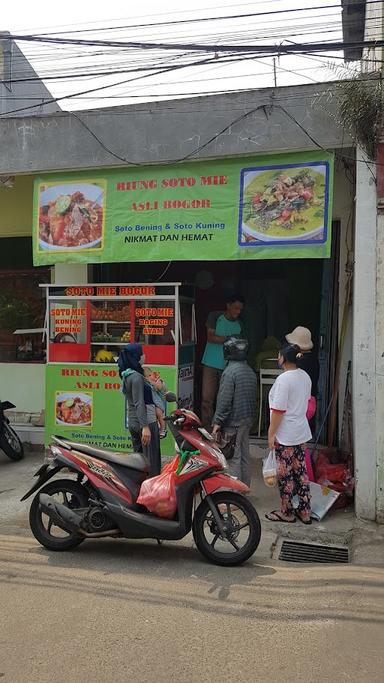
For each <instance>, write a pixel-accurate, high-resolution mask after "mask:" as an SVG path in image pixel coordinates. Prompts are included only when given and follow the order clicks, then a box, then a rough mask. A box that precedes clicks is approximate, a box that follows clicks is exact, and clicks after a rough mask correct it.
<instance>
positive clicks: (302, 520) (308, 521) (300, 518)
mask: <svg viewBox="0 0 384 683" xmlns="http://www.w3.org/2000/svg"><path fill="white" fill-rule="evenodd" d="M295 515H296V517H297V519H299V520H300V522H301V523H302V524H306V525H307V526H308V525H309V524H312V520H311V518H309V519H303V518H302V516H301V514H300V513H299V512H298V511H297V510H295Z"/></svg>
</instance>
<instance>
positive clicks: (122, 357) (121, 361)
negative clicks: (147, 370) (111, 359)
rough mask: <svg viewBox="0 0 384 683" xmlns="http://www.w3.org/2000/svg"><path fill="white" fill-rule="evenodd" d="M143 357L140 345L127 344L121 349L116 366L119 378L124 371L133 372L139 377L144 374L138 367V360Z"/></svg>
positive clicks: (139, 366)
mask: <svg viewBox="0 0 384 683" xmlns="http://www.w3.org/2000/svg"><path fill="white" fill-rule="evenodd" d="M142 355H143V347H142V346H141V344H127V345H126V346H124V348H123V349H121V351H120V354H119V358H118V360H117V365H118V366H119V374H120V377H121V375H122V373H123V372H124V370H135V371H136V372H139V373H140V375H143V374H144V371H143V368H142V367H141V365H140V358H141V356H142Z"/></svg>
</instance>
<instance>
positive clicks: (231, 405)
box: [212, 338, 257, 486]
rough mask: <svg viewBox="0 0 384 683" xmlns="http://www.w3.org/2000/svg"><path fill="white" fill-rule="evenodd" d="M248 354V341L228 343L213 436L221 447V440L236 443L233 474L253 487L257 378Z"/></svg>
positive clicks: (241, 340)
mask: <svg viewBox="0 0 384 683" xmlns="http://www.w3.org/2000/svg"><path fill="white" fill-rule="evenodd" d="M247 352H248V342H247V340H246V339H238V338H231V339H228V340H227V341H226V342H224V345H223V354H224V360H225V362H226V367H225V370H224V372H223V374H222V376H221V380H220V387H219V393H218V396H217V406H216V412H215V416H214V418H213V431H212V433H213V435H214V437H215V439H216V440H217V441H218V442H219V445H220V441H224V442H228V441H230V440H232V441H233V445H234V450H233V456H232V458H231V459H230V460H229V463H228V464H229V471H230V473H231V474H232V475H233V476H234V477H237V478H238V479H240V481H242V482H244V484H246V485H247V486H250V484H251V462H250V453H249V430H250V427H251V425H252V422H253V419H254V416H255V407H256V391H257V379H256V375H255V373H254V372H253V370H252V368H251V367H250V366H249V365H248V363H247ZM219 437H221V438H219Z"/></svg>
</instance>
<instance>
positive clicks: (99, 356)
mask: <svg viewBox="0 0 384 683" xmlns="http://www.w3.org/2000/svg"><path fill="white" fill-rule="evenodd" d="M180 306H182V309H181V308H180ZM47 317H48V321H49V323H48V340H49V341H48V362H75V363H76V362H80V363H114V362H115V361H116V359H117V356H118V355H119V351H120V349H121V348H122V347H123V346H124V345H125V344H127V343H129V342H136V343H140V344H142V346H143V347H144V353H145V356H146V360H147V363H151V364H157V365H175V364H176V363H177V357H178V350H179V347H180V345H181V344H183V343H193V341H194V338H195V323H194V310H193V305H192V303H191V301H189V300H188V301H187V300H186V301H185V302H184V300H183V299H182V298H179V286H178V285H177V286H176V285H143V286H136V285H132V286H130V285H116V286H107V285H103V286H101V285H89V286H88V285H86V286H84V287H81V286H78V287H67V288H63V287H61V288H60V287H55V286H52V285H51V286H50V287H49V293H48V307H47Z"/></svg>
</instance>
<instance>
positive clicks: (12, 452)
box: [0, 401, 24, 460]
mask: <svg viewBox="0 0 384 683" xmlns="http://www.w3.org/2000/svg"><path fill="white" fill-rule="evenodd" d="M11 408H16V406H15V405H14V404H13V403H11V402H10V401H0V448H1V450H2V451H4V453H5V455H7V456H8V458H9V459H10V460H21V459H22V458H23V457H24V449H23V444H22V443H21V441H20V439H19V437H18V435H17V434H16V432H15V430H14V429H13V427H11V425H10V423H9V419H8V418H7V416H6V415H5V411H6V410H11Z"/></svg>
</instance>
